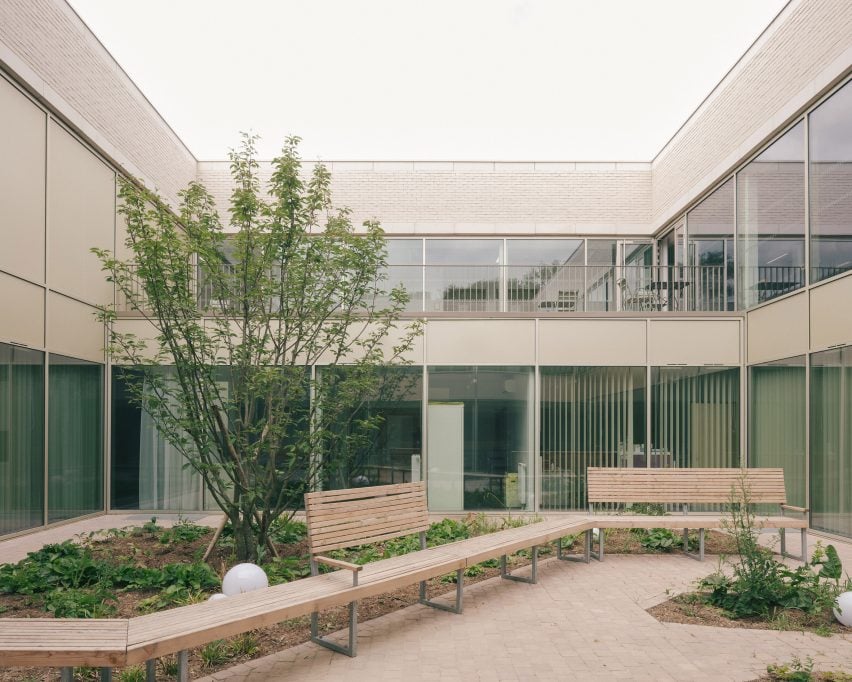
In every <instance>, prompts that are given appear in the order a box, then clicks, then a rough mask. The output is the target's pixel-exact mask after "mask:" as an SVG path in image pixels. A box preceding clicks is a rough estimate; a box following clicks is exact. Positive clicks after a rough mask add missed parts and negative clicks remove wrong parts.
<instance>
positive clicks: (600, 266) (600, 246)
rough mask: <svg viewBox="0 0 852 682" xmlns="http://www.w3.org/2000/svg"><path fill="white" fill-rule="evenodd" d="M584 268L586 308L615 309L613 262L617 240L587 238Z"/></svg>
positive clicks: (615, 259) (615, 257) (614, 262)
mask: <svg viewBox="0 0 852 682" xmlns="http://www.w3.org/2000/svg"><path fill="white" fill-rule="evenodd" d="M586 249H587V250H588V256H587V262H588V268H587V269H586V310H590V311H597V310H615V309H616V295H615V292H616V288H617V285H616V279H617V278H616V277H615V264H616V263H617V262H618V261H617V257H618V241H617V240H615V239H589V240H588V242H587V245H586Z"/></svg>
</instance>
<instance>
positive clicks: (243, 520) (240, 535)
mask: <svg viewBox="0 0 852 682" xmlns="http://www.w3.org/2000/svg"><path fill="white" fill-rule="evenodd" d="M251 517H252V514H251V512H249V513H246V511H245V510H240V511H239V513H238V515H237V517H236V518H232V519H231V526H232V527H233V529H234V552H235V553H236V555H237V561H240V562H244V561H249V562H251V563H257V547H258V540H257V538H256V537H255V533H254V528H253V527H252V523H251Z"/></svg>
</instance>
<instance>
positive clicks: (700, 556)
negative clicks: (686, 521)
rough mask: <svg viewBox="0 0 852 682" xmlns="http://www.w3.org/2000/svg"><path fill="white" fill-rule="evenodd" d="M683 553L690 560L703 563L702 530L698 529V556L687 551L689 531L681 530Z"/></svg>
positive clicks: (686, 529)
mask: <svg viewBox="0 0 852 682" xmlns="http://www.w3.org/2000/svg"><path fill="white" fill-rule="evenodd" d="M683 553H684V554H686V556H688V557H689V558H690V559H695V560H696V561H704V529H703V528H699V529H698V554H693V553H692V552H690V551H689V529H688V528H684V529H683Z"/></svg>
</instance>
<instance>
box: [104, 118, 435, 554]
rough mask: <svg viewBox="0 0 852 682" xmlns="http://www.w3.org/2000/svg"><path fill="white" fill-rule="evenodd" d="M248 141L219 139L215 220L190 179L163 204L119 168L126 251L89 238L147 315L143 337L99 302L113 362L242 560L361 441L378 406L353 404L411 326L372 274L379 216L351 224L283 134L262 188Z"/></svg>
mask: <svg viewBox="0 0 852 682" xmlns="http://www.w3.org/2000/svg"><path fill="white" fill-rule="evenodd" d="M255 141H256V138H255V137H253V136H249V135H243V140H242V143H241V145H240V147H239V148H238V149H237V150H233V151H232V152H231V153H230V162H231V164H230V169H231V175H232V177H233V180H234V186H235V189H234V190H233V193H232V196H231V208H230V226H231V230H229V231H228V233H226V231H225V230H224V229H223V226H222V224H221V223H220V219H219V216H218V214H217V211H216V207H215V205H214V201H213V199H212V197H211V195H210V194H209V193H208V192H207V191H206V189H205V188H204V187H203V186H202V185H201V184H199V183H197V182H193V183H190V185H189V186H188V187H187V189H186V190H184V191H182V192H181V193H180V206H179V210H178V211H177V213H174V212H172V211H171V210H170V209H169V207H167V206H166V205H165V203H164V202H163V201H162V200H160V199H159V197H157V196H156V195H154V194H153V193H151V192H148V191H146V190H144V189H142V188H141V187H139V186H138V185H136V184H134V183H131V182H123V183H122V186H121V189H120V200H121V207H120V213H121V214H122V215H123V216H124V220H125V222H126V225H127V240H126V244H127V247H128V248H129V251H130V253H131V254H132V257H131V259H129V260H122V259H119V258H117V257H116V256H115V255H114V254H112V253H110V252H108V251H104V250H97V249H96V250H95V253H96V254H97V255H98V256H99V258H100V259H101V262H102V266H103V269H104V271H105V272H106V273H108V279H109V280H111V281H112V282H114V283H115V287H116V289H117V291H118V292H119V293H120V294H121V296H122V297H123V298H124V299H125V300H126V305H127V307H128V308H129V309H130V310H133V311H137V312H138V314H139V315H140V316H141V317H142V318H144V319H145V320H147V321H148V323H149V324H150V325H151V328H152V338H151V339H150V340H149V341H145V340H144V338H143V336H142V335H138V334H134V333H132V332H128V331H127V330H126V327H122V325H121V323H120V322H118V316H117V313H116V309H115V306H106V307H104V308H102V309H101V311H100V316H101V319H102V320H103V321H104V322H105V323H107V325H108V329H109V344H108V352H109V354H110V356H111V358H112V360H113V362H114V363H115V364H120V365H123V366H128V367H130V368H132V371H130V372H128V378H129V385H128V391H129V393H130V395H131V399H132V400H133V401H135V402H136V403H137V404H139V405H140V406H141V407H142V409H144V410H146V411H147V412H148V413H149V414H150V415H151V418H152V420H153V422H154V423H155V424H156V426H157V428H158V429H159V431H160V433H161V434H162V435H163V437H164V438H166V439H167V440H168V441H169V442H170V443H171V444H172V445H173V446H174V447H175V448H176V449H177V450H178V451H179V452H180V453H181V454H182V455H183V457H184V458H185V459H186V462H187V466H190V467H192V468H193V469H194V470H195V471H197V472H198V473H199V474H200V475H201V477H202V478H203V480H204V483H205V484H206V486H207V490H208V491H209V493H210V494H211V495H212V497H213V498H214V499H215V501H216V503H217V504H218V505H219V507H220V508H221V509H222V510H223V512H224V513H225V514H226V516H227V519H228V520H229V522H230V524H231V526H232V528H233V532H234V537H235V540H236V554H237V558H238V559H240V560H249V561H255V560H258V559H259V558H262V557H263V555H264V554H265V552H266V550H267V548H272V549H273V551H274V548H273V547H272V544H271V542H270V540H269V532H270V527H271V526H272V524H273V522H274V521H275V520H276V519H278V518H279V517H282V515H283V516H284V517H285V518H287V517H288V516H289V517H291V516H292V514H293V513H294V512H295V511H296V510H297V509H298V508H299V507H300V506H301V497H302V493H303V492H304V491H305V490H307V489H310V488H312V487H313V486H315V485H316V484H317V483H318V482H320V481H321V480H322V478H323V472H324V471H326V470H327V469H328V468H329V467H332V466H337V465H338V460H339V458H340V457H345V456H348V454H347V453H351V452H355V451H357V450H358V448H359V447H360V446H361V445H363V443H366V442H368V441H369V439H370V433H371V432H372V431H373V430H375V428H376V427H377V425H378V423H379V421H380V418H379V417H376V416H375V415H369V414H367V413H366V412H365V411H364V410H362V409H360V407H361V405H362V404H363V403H364V401H365V400H366V399H368V398H369V397H370V396H371V395H374V394H375V393H376V392H377V391H378V390H379V389H380V384H381V382H382V377H383V376H386V375H387V374H388V373H387V372H383V371H379V370H381V368H383V367H387V366H391V365H395V364H404V357H405V355H406V352H407V351H408V350H410V348H411V346H412V343H413V341H414V339H415V337H416V335H417V334H419V332H420V323H419V322H417V321H413V322H410V323H408V324H407V325H405V324H402V323H401V322H400V313H401V312H402V310H403V309H404V307H405V303H406V301H407V295H406V293H405V291H404V290H403V289H401V288H394V289H392V290H390V291H386V290H385V288H384V280H385V275H384V273H385V271H386V248H385V241H384V235H383V232H382V230H381V228H380V226H379V224H378V223H376V222H365V223H364V225H363V229H362V231H361V234H358V233H357V232H356V230H355V228H354V227H353V225H352V223H351V220H350V217H349V213H348V211H347V210H345V209H342V210H335V209H334V208H333V207H332V203H331V191H330V183H331V177H330V174H329V171H328V170H327V168H326V167H325V166H323V165H321V164H317V165H316V166H315V167H314V169H313V172H312V174H311V175H310V177H309V178H308V179H304V176H303V173H302V165H301V161H300V158H299V154H298V144H299V138H296V137H292V138H288V139H287V140H286V143H285V145H284V148H283V150H282V152H281V155H280V156H279V157H277V158H276V159H274V160H273V161H272V175H271V177H270V179H269V181H268V183H266V184H267V186H268V198H267V197H264V196H263V195H262V192H261V180H260V177H259V173H260V169H259V164H258V163H257V161H256V159H255ZM317 365H321V366H324V367H328V366H331V367H335V366H340V367H344V366H345V371H326V372H322V371H319V372H317V371H316V370H315V369H314V368H315V367H316V366H317ZM164 366H165V367H166V368H164ZM344 426H345V428H344Z"/></svg>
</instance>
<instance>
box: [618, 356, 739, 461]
mask: <svg viewBox="0 0 852 682" xmlns="http://www.w3.org/2000/svg"><path fill="white" fill-rule="evenodd" d="M739 396H740V370H739V368H738V367H653V368H651V457H650V463H649V465H650V466H652V467H679V468H682V467H738V466H740V407H739ZM634 466H645V464H644V460H643V459H641V458H639V459H637V461H636V462H635V463H634Z"/></svg>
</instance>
